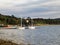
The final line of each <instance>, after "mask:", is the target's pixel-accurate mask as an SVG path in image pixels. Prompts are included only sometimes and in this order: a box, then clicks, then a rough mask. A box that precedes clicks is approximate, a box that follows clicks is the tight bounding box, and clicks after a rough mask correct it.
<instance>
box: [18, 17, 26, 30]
mask: <svg viewBox="0 0 60 45" xmlns="http://www.w3.org/2000/svg"><path fill="white" fill-rule="evenodd" d="M18 29H25V27H23V26H22V18H21V26H20V27H18Z"/></svg>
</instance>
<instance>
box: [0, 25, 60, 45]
mask: <svg viewBox="0 0 60 45" xmlns="http://www.w3.org/2000/svg"><path fill="white" fill-rule="evenodd" d="M0 38H2V39H8V40H11V41H13V42H16V43H18V44H19V43H25V44H27V43H29V44H34V45H60V25H50V26H39V27H36V29H34V30H30V29H26V30H19V29H0Z"/></svg>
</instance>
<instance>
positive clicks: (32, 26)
mask: <svg viewBox="0 0 60 45" xmlns="http://www.w3.org/2000/svg"><path fill="white" fill-rule="evenodd" d="M28 28H29V29H35V26H34V25H33V19H32V20H31V26H28Z"/></svg>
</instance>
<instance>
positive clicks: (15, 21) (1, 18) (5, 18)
mask: <svg viewBox="0 0 60 45" xmlns="http://www.w3.org/2000/svg"><path fill="white" fill-rule="evenodd" d="M27 18H28V20H32V19H31V18H30V17H27ZM27 18H26V19H24V18H23V24H25V25H28V24H30V23H31V21H30V23H28V24H27V23H26V20H27ZM32 23H33V24H34V25H35V24H60V18H56V19H43V18H34V19H33V22H32ZM0 24H4V25H21V18H18V17H15V16H14V15H11V16H9V15H3V14H0Z"/></svg>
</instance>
